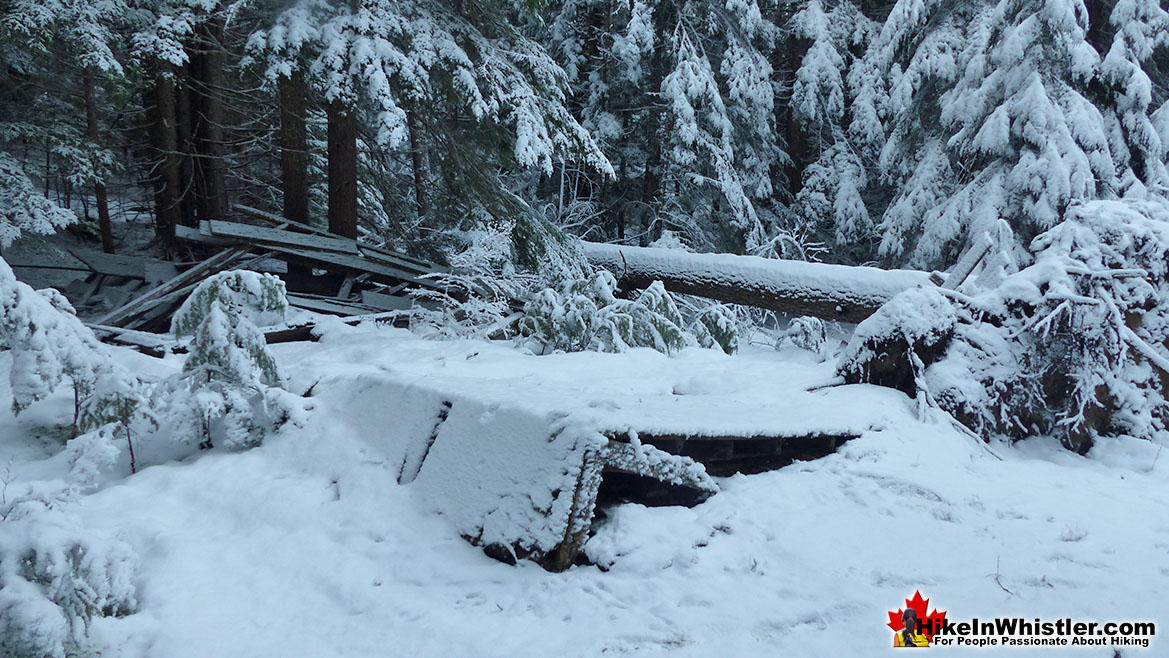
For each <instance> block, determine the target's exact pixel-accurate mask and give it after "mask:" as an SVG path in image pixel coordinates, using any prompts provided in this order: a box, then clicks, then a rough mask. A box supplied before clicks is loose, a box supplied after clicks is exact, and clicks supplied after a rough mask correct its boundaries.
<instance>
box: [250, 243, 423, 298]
mask: <svg viewBox="0 0 1169 658" xmlns="http://www.w3.org/2000/svg"><path fill="white" fill-rule="evenodd" d="M267 246H268V248H270V249H272V250H274V251H279V252H280V253H282V254H288V255H289V256H297V257H300V258H303V259H305V260H313V261H318V262H321V263H328V264H330V265H336V266H338V267H344V268H348V269H351V270H357V271H359V272H369V273H370V274H375V275H378V276H382V277H388V278H390V279H394V280H395V281H404V282H406V283H410V284H413V285H417V286H423V287H427V288H436V289H437V288H438V286H437V285H436V284H435V283H434V282H433V281H428V280H426V279H418V278H415V276H414V275H413V274H411V273H410V272H407V271H405V270H403V269H401V268H399V267H394V266H392V265H387V264H385V263H378V262H376V261H371V260H368V259H365V258H361V257H358V256H349V255H346V254H335V253H330V252H325V251H305V250H303V249H295V248H292V247H285V246H283V245H275V244H271V245H267Z"/></svg>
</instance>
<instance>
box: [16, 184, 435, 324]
mask: <svg viewBox="0 0 1169 658" xmlns="http://www.w3.org/2000/svg"><path fill="white" fill-rule="evenodd" d="M235 208H236V210H237V211H239V212H240V214H241V215H244V216H247V217H248V218H251V219H254V220H258V221H259V222H260V223H243V222H234V221H221V220H211V221H203V222H201V224H200V226H199V228H197V229H196V228H194V227H189V226H177V227H175V229H176V235H177V236H178V237H179V238H181V239H184V240H186V241H188V242H189V243H192V244H193V245H194V251H196V252H197V253H208V252H210V253H211V254H212V255H211V256H210V257H208V258H206V259H204V260H201V261H198V262H195V263H190V264H185V265H184V264H178V263H169V262H166V261H161V260H155V259H150V258H144V257H135V256H120V255H112V254H104V253H99V252H92V251H84V250H80V249H71V250H70V253H72V254H73V256H74V257H75V258H76V259H77V262H76V264H73V263H69V264H65V268H72V269H77V270H88V271H89V272H90V273H91V274H90V276H89V277H88V278H87V279H86V282H85V286H84V289H82V290H79V291H78V293H77V294H75V295H74V296H75V297H76V298H75V299H74V300H73V301H74V303H75V305H80V304H82V303H85V302H87V301H89V300H90V299H91V298H92V297H93V296H94V295H95V294H97V293H98V292H99V291H100V290H101V289H102V287H103V286H105V285H108V284H109V283H111V282H115V281H116V282H117V283H118V284H120V285H122V286H123V287H122V289H123V290H125V282H126V280H127V279H129V280H132V281H133V280H137V281H141V284H139V285H137V286H132V287H131V290H132V292H133V294H132V295H130V296H129V299H124V298H125V296H126V295H124V294H123V295H122V299H118V298H117V297H115V298H114V299H115V300H116V303H115V304H112V306H113V308H110V309H109V310H108V311H106V312H104V313H103V314H101V315H100V316H99V317H96V318H95V319H94V320H93V322H92V323H91V326H94V327H95V329H97V330H99V334H100V335H102V336H103V338H106V339H112V340H115V341H116V342H123V343H124V342H127V340H131V342H133V339H134V338H135V337H137V338H140V336H139V335H138V333H137V332H160V331H161V332H165V331H166V330H167V329H168V326H169V321H170V316H171V314H172V313H173V312H174V311H175V310H176V309H177V308H178V306H179V305H180V304H182V302H183V300H184V299H186V297H187V295H189V294H190V293H191V291H192V290H194V289H195V287H196V286H198V285H199V283H200V282H202V281H203V280H204V279H205V278H207V277H209V276H211V275H214V274H216V273H219V272H222V271H225V270H233V269H256V270H261V271H267V272H271V273H274V274H276V275H278V276H280V277H281V278H282V279H283V280H284V282H285V286H286V288H287V290H288V302H289V304H290V305H292V306H294V307H297V308H303V309H308V310H311V311H316V312H319V313H329V314H333V315H340V316H358V315H366V314H373V313H383V312H387V311H404V310H408V309H409V308H410V307H411V304H412V300H411V299H410V298H409V297H408V296H407V294H406V293H407V291H408V290H410V289H413V288H437V287H438V285H439V284H438V283H436V282H435V281H433V280H431V279H429V278H426V275H430V274H439V273H446V272H448V271H449V269H448V268H446V267H445V266H442V265H438V264H436V263H431V262H427V261H424V260H420V259H417V258H413V257H411V256H408V255H406V254H403V253H400V252H396V251H393V250H390V249H385V248H382V247H376V246H373V245H369V244H366V243H364V242H362V241H360V240H353V239H348V238H343V237H340V236H337V235H333V234H330V233H328V232H327V231H324V230H322V229H318V228H315V227H312V226H308V225H306V224H301V223H298V222H293V221H290V220H287V219H284V218H283V217H279V216H276V215H273V214H270V213H267V212H264V211H262V210H257V209H255V208H250V207H247V206H241V205H237V206H236V207H235ZM24 265H25V266H30V265H29V264H24ZM48 266H49V267H54V268H56V269H61V264H53V265H48ZM131 331H132V332H134V333H131ZM138 342H141V341H140V340H139V341H138ZM135 344H136V343H135Z"/></svg>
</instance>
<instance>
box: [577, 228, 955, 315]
mask: <svg viewBox="0 0 1169 658" xmlns="http://www.w3.org/2000/svg"><path fill="white" fill-rule="evenodd" d="M581 244H582V246H583V248H584V253H585V256H586V257H587V258H588V261H589V263H591V264H592V265H594V266H596V267H603V268H605V269H607V270H609V271H610V272H612V273H613V276H615V277H617V280H618V283H619V284H620V285H621V287H622V288H625V289H630V288H645V287H647V286H649V285H650V284H652V283H653V282H654V281H661V282H662V284H663V285H665V287H666V290H669V291H670V292H675V293H681V294H685V295H696V296H699V297H706V298H709V299H715V300H718V301H721V302H726V303H729V304H742V305H744V306H754V307H757V308H764V309H768V310H771V311H777V312H781V313H790V314H792V315H811V316H814V317H818V318H822V319H825V320H837V321H841V322H860V321H861V320H864V319H865V318H867V317H869V316H870V315H872V314H873V313H875V312H876V311H877V309H878V308H880V307H881V305H882V304H884V303H885V302H887V301H889V300H890V299H892V297H893V296H894V295H896V294H897V293H899V292H901V291H903V290H908V289H909V288H914V287H916V286H930V287H932V286H933V285H934V284H933V283H932V282H931V281H930V275H929V273H928V272H917V271H912V270H882V269H879V268H875V267H852V266H848V265H831V264H827V263H809V262H804V261H791V260H775V259H768V258H760V257H758V256H736V255H733V254H693V253H688V252H684V251H677V250H669V249H654V248H648V247H626V246H622V245H611V244H600V243H596V242H582V243H581Z"/></svg>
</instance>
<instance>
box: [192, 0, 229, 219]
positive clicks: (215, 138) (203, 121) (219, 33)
mask: <svg viewBox="0 0 1169 658" xmlns="http://www.w3.org/2000/svg"><path fill="white" fill-rule="evenodd" d="M222 44H223V15H222V13H220V12H218V11H216V13H213V14H212V15H211V16H209V17H208V18H207V20H206V21H205V22H204V23H203V25H202V27H201V29H200V38H199V41H198V47H199V48H201V49H202V51H203V53H202V54H203V70H202V79H201V80H200V81H199V82H200V85H199V89H198V91H199V92H200V95H201V97H202V98H201V103H200V106H201V107H200V109H201V110H202V112H203V116H202V117H200V121H199V122H198V124H197V126H198V131H197V132H196V133H195V138H196V139H195V145H196V147H197V149H198V152H199V167H200V169H201V170H202V173H203V175H202V176H201V177H200V180H201V181H202V189H201V190H200V195H199V196H200V197H201V198H202V201H203V213H204V217H205V218H206V219H220V220H222V219H224V218H226V216H227V183H226V179H227V167H226V165H225V164H224V161H223V142H224V131H223V124H224V120H225V111H224V104H223V89H224V88H225V87H226V86H227V84H226V75H225V74H224V70H223V45H222Z"/></svg>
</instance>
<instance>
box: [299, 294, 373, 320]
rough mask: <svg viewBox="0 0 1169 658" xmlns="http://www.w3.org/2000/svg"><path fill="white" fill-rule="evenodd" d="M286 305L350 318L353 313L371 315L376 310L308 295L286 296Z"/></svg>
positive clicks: (329, 298)
mask: <svg viewBox="0 0 1169 658" xmlns="http://www.w3.org/2000/svg"><path fill="white" fill-rule="evenodd" d="M288 303H289V304H291V305H292V306H295V307H297V308H303V309H308V310H310V311H317V312H320V313H332V314H334V315H343V316H350V315H354V314H355V313H357V314H361V313H363V312H364V313H373V312H375V311H377V310H378V309H375V308H370V307H368V306H362V305H361V304H355V303H353V302H344V301H341V300H339V299H334V298H331V297H315V296H308V295H296V294H292V295H288Z"/></svg>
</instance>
